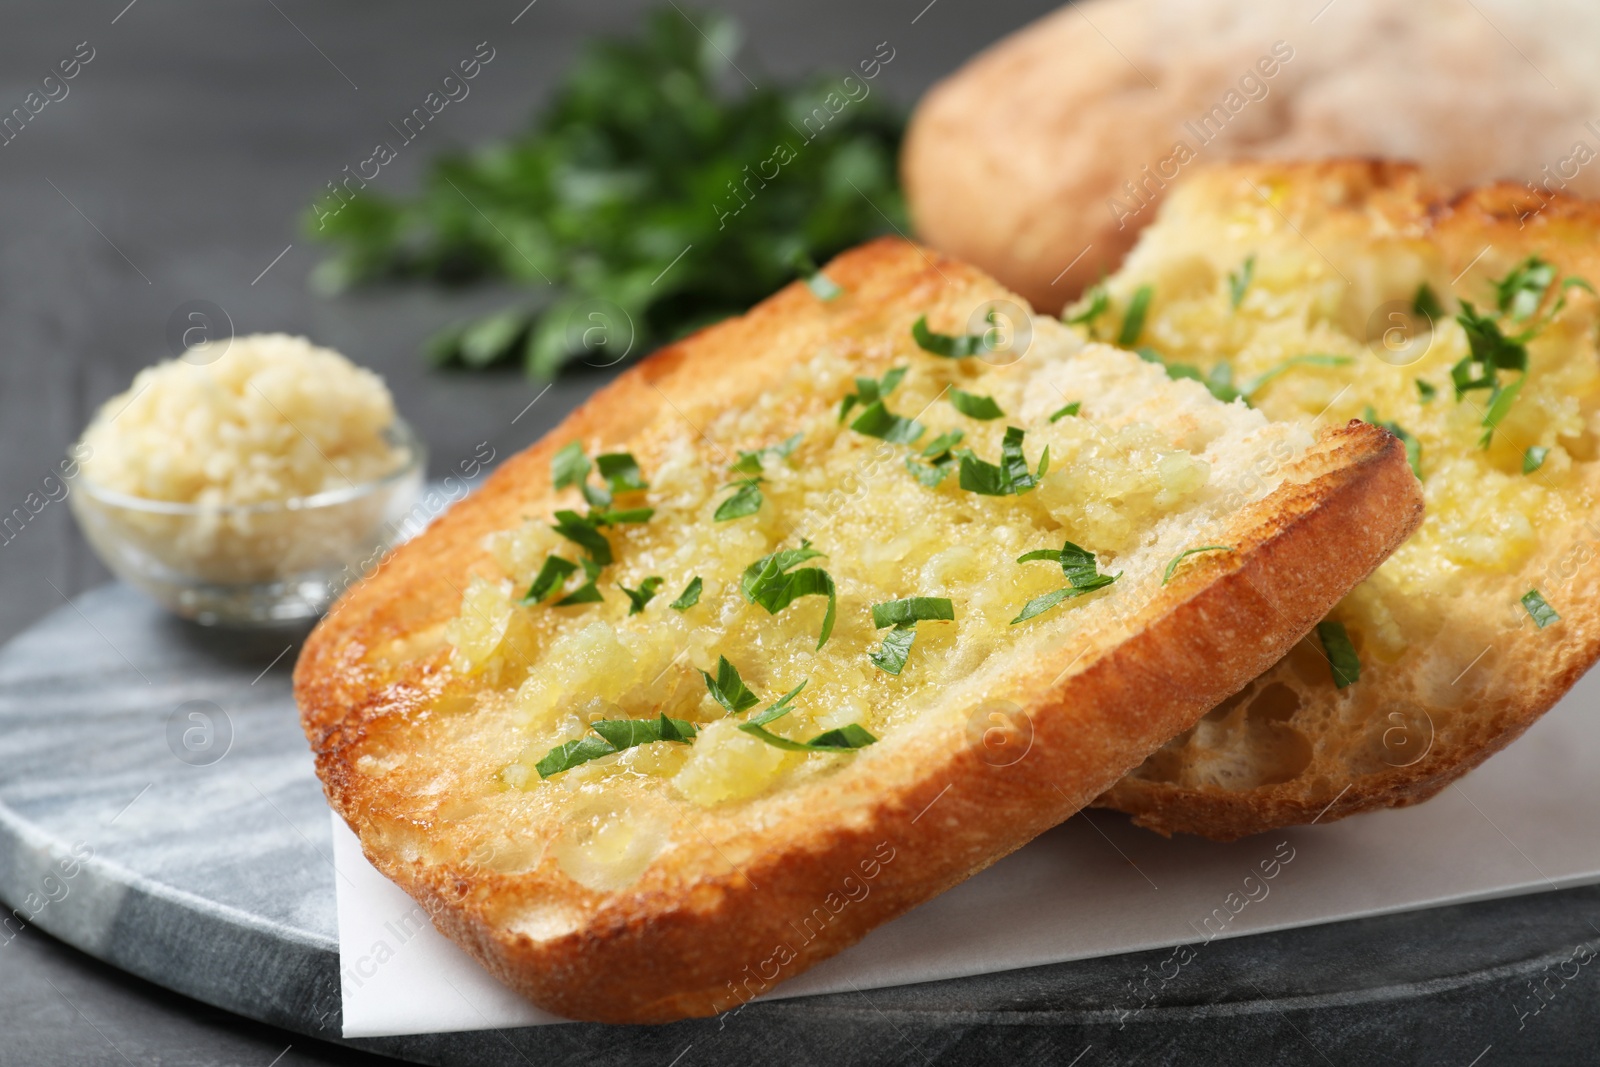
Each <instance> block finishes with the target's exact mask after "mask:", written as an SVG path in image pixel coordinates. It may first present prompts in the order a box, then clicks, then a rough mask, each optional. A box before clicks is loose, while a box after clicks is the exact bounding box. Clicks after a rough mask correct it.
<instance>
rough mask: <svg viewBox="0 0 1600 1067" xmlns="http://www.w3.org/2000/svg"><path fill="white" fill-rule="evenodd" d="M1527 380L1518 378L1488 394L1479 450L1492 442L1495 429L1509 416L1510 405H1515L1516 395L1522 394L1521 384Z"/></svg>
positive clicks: (1479, 438)
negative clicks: (1487, 404) (1487, 408)
mask: <svg viewBox="0 0 1600 1067" xmlns="http://www.w3.org/2000/svg"><path fill="white" fill-rule="evenodd" d="M1527 380H1528V379H1526V378H1518V379H1517V380H1516V381H1514V382H1512V383H1511V384H1510V385H1508V386H1506V387H1505V388H1504V389H1501V388H1499V387H1496V388H1495V390H1494V392H1492V393H1490V394H1489V410H1488V411H1486V412H1484V413H1483V433H1482V434H1481V435H1480V436H1479V437H1478V447H1479V448H1488V447H1489V444H1490V442H1492V441H1493V440H1494V431H1495V429H1496V428H1497V427H1499V425H1500V423H1501V422H1503V421H1504V420H1505V417H1506V416H1507V415H1509V414H1511V405H1512V404H1514V403H1516V400H1517V394H1518V393H1520V392H1522V383H1523V382H1525V381H1527Z"/></svg>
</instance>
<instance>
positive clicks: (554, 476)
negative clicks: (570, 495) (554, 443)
mask: <svg viewBox="0 0 1600 1067" xmlns="http://www.w3.org/2000/svg"><path fill="white" fill-rule="evenodd" d="M587 477H589V457H588V456H586V455H584V454H583V445H582V443H581V442H578V441H573V442H570V443H569V444H566V445H563V446H562V448H561V450H560V451H559V452H557V453H556V454H555V455H553V456H551V457H550V482H551V485H552V486H553V487H554V488H556V489H565V488H566V487H567V486H569V485H582V484H583V482H584V479H586V478H587Z"/></svg>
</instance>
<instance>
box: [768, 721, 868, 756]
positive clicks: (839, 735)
mask: <svg viewBox="0 0 1600 1067" xmlns="http://www.w3.org/2000/svg"><path fill="white" fill-rule="evenodd" d="M739 729H741V730H743V731H744V732H745V733H747V734H752V735H754V736H755V737H759V738H760V739H761V740H763V741H765V742H766V743H767V744H769V745H771V746H772V747H774V748H781V749H783V750H784V751H786V752H846V751H850V750H851V749H857V748H866V747H867V746H868V745H870V744H873V743H874V742H876V741H877V740H878V739H877V738H876V737H874V736H872V734H870V733H868V732H867V730H866V728H865V727H862V726H858V725H857V724H855V723H850V724H849V725H847V726H841V727H839V728H838V729H837V730H829V731H827V732H826V733H820V734H818V735H817V736H816V737H813V738H812V739H811V740H809V741H791V740H789V739H788V738H787V737H779V736H778V735H777V734H774V733H771V732H769V731H767V730H766V729H765V728H763V727H761V726H757V725H755V724H754V723H748V722H747V723H743V724H742V725H740V727H739Z"/></svg>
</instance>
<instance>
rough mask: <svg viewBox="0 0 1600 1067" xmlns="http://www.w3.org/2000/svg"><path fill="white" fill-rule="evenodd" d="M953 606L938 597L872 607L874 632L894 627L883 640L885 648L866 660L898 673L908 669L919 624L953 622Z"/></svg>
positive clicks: (954, 615) (891, 672) (885, 603)
mask: <svg viewBox="0 0 1600 1067" xmlns="http://www.w3.org/2000/svg"><path fill="white" fill-rule="evenodd" d="M955 617H956V611H955V607H954V605H952V604H951V602H950V601H949V600H948V599H947V598H945V597H938V596H914V597H907V598H906V599H904V600H888V601H885V602H883V603H881V604H874V605H872V625H873V627H874V628H875V629H879V630H881V629H883V628H884V627H886V626H888V627H893V629H891V630H890V631H889V632H888V633H887V634H886V635H884V638H883V647H882V648H881V649H879V650H878V651H876V652H869V653H867V658H868V659H870V660H872V662H873V664H874V665H875V666H877V667H878V669H879V670H882V671H886V672H887V673H889V674H899V673H900V672H901V671H902V670H904V669H905V665H906V657H908V656H909V655H910V654H911V642H912V640H913V639H914V638H915V637H916V633H917V632H916V629H915V627H916V625H917V623H919V622H925V621H928V620H933V619H942V620H947V621H949V620H954V619H955Z"/></svg>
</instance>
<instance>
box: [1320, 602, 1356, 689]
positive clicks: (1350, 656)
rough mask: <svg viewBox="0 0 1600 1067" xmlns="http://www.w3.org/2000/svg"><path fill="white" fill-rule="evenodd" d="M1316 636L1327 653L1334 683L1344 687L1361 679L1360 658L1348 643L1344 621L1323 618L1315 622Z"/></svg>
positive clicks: (1348, 638)
mask: <svg viewBox="0 0 1600 1067" xmlns="http://www.w3.org/2000/svg"><path fill="white" fill-rule="evenodd" d="M1317 638H1318V639H1319V640H1321V642H1322V647H1323V650H1324V651H1326V652H1327V653H1328V666H1329V668H1330V669H1331V670H1332V672H1333V684H1334V685H1336V686H1338V687H1339V688H1340V689H1344V688H1346V687H1347V686H1351V685H1354V684H1355V683H1356V682H1358V681H1360V680H1361V659H1360V658H1359V657H1358V656H1357V655H1356V647H1355V645H1352V644H1351V643H1350V635H1349V634H1348V633H1346V632H1345V628H1344V623H1342V622H1335V621H1334V620H1332V619H1323V620H1322V621H1321V622H1319V623H1317Z"/></svg>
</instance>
